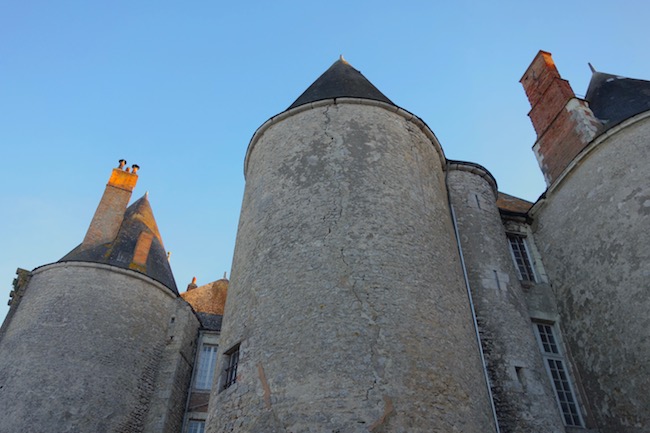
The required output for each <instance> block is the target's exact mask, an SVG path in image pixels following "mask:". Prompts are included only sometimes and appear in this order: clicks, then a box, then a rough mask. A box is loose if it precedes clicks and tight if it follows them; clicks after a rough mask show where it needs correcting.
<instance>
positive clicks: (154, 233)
mask: <svg viewBox="0 0 650 433" xmlns="http://www.w3.org/2000/svg"><path fill="white" fill-rule="evenodd" d="M139 240H140V244H139V243H138V241H139ZM66 261H81V262H94V263H104V264H107V265H113V266H117V267H120V268H124V269H131V270H135V271H137V272H140V273H143V274H145V275H147V276H149V277H151V278H153V279H154V280H156V281H159V282H160V283H162V284H164V285H165V286H167V287H168V288H170V289H171V290H172V291H173V292H174V293H176V294H178V289H177V288H176V282H175V281H174V276H173V274H172V270H171V267H170V266H169V260H168V259H167V252H166V251H165V247H164V246H163V242H162V238H161V237H160V232H159V231H158V225H157V224H156V220H155V218H154V216H153V211H152V210H151V204H150V203H149V199H148V197H147V195H146V194H145V195H144V196H143V197H141V198H140V199H139V200H136V201H135V202H134V203H133V204H132V205H131V206H129V207H128V208H127V209H126V212H125V213H124V220H123V221H122V224H121V226H120V230H119V232H118V234H117V236H116V238H115V239H114V240H113V241H112V242H108V243H105V244H101V245H97V246H94V247H91V248H83V245H79V246H78V247H77V248H75V249H73V250H72V251H70V252H69V253H68V254H66V255H65V256H64V257H63V258H62V259H61V260H59V262H66Z"/></svg>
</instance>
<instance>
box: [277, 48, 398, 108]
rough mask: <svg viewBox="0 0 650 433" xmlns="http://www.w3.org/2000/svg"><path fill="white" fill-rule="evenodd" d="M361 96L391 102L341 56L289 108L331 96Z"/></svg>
mask: <svg viewBox="0 0 650 433" xmlns="http://www.w3.org/2000/svg"><path fill="white" fill-rule="evenodd" d="M342 97H349V98H363V99H373V100H376V101H382V102H386V103H388V104H391V105H395V104H393V102H392V101H391V100H390V99H388V98H387V97H386V96H385V95H384V94H383V93H381V92H380V91H379V90H378V89H377V88H376V87H375V86H373V84H372V83H371V82H370V81H368V80H367V79H366V77H364V76H363V75H362V74H361V72H359V71H357V70H356V69H354V68H353V67H352V66H351V65H350V64H349V63H348V62H347V61H346V60H345V59H343V57H341V58H340V59H339V60H337V61H336V62H334V64H333V65H332V66H330V68H329V69H328V70H327V71H325V73H323V75H321V76H320V77H318V79H317V80H316V81H314V82H313V84H312V85H311V86H309V87H308V88H307V90H305V92H304V93H303V94H302V95H300V97H299V98H298V99H296V101H295V102H294V103H293V104H291V106H290V107H289V109H291V108H295V107H298V106H300V105H304V104H309V103H310V102H315V101H321V100H323V99H332V98H342Z"/></svg>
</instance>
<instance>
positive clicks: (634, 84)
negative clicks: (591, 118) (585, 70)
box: [585, 72, 650, 129]
mask: <svg viewBox="0 0 650 433" xmlns="http://www.w3.org/2000/svg"><path fill="white" fill-rule="evenodd" d="M585 99H586V100H587V101H588V102H589V107H590V108H591V111H593V113H594V115H595V116H596V117H597V118H598V119H600V120H602V121H603V124H604V129H609V128H611V127H612V126H614V125H617V124H618V123H620V122H622V121H624V120H625V119H629V118H630V117H632V116H634V115H636V114H639V113H642V112H644V111H647V110H650V81H646V80H637V79H634V78H627V77H621V76H618V75H611V74H605V73H602V72H594V73H593V75H592V76H591V81H590V82H589V89H588V90H587V95H586V96H585Z"/></svg>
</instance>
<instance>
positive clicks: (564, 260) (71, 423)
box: [0, 51, 650, 433]
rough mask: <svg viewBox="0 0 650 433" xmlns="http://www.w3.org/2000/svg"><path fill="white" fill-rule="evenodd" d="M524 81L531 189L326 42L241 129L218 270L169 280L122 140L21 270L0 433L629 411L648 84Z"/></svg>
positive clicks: (643, 411) (277, 428)
mask: <svg viewBox="0 0 650 433" xmlns="http://www.w3.org/2000/svg"><path fill="white" fill-rule="evenodd" d="M521 83H522V85H523V87H524V90H525V92H526V95H527V96H528V99H529V101H530V104H531V106H532V110H531V111H530V113H529V116H530V118H531V120H532V123H533V125H534V127H535V130H536V132H537V137H538V138H537V141H536V143H535V145H534V146H533V150H534V152H535V154H536V156H537V158H538V160H539V164H540V167H541V170H542V172H543V174H544V176H545V179H546V182H547V186H548V187H547V190H546V192H545V193H544V194H543V195H542V196H541V197H540V199H539V200H538V201H537V202H536V203H534V204H533V203H530V202H527V201H524V200H521V199H518V198H516V197H512V196H509V195H507V194H504V193H501V192H499V191H498V189H497V183H496V181H495V179H494V178H493V176H492V175H491V174H490V173H489V172H488V170H487V169H485V168H484V167H482V166H480V165H478V164H475V163H471V162H463V161H452V160H449V159H447V158H446V157H445V155H444V152H443V150H442V147H441V146H440V144H439V142H438V140H437V139H436V136H435V135H434V134H433V132H432V131H431V130H430V129H429V128H428V126H427V125H426V124H425V123H424V122H423V121H422V120H421V119H420V118H418V117H417V116H416V115H414V114H412V113H410V112H408V111H406V110H404V109H402V108H400V107H397V106H396V105H395V104H393V103H392V102H391V100H390V99H388V98H387V97H386V96H385V95H384V94H383V93H381V92H380V91H379V90H378V89H377V88H375V87H374V86H373V85H372V84H371V83H370V82H369V81H368V80H367V79H366V78H365V77H364V76H363V75H361V73H360V72H358V71H357V70H356V69H354V68H353V67H352V66H350V65H349V64H348V63H347V62H346V61H345V60H343V59H340V60H339V61H337V62H335V63H334V64H333V65H332V66H331V67H330V68H329V69H328V70H327V71H326V72H325V73H324V74H323V75H322V76H321V77H319V78H318V79H317V80H316V81H315V82H314V83H313V84H312V85H311V86H310V87H309V88H308V89H307V90H306V91H305V92H304V93H303V94H302V95H301V96H300V97H299V98H298V99H297V100H296V101H295V102H294V103H293V104H292V105H291V106H290V107H289V108H288V109H287V110H286V111H284V112H282V113H280V114H278V115H277V116H275V117H273V118H271V119H270V120H268V121H267V122H266V123H264V124H263V125H262V126H261V127H260V128H259V129H258V130H257V132H256V133H255V135H254V136H253V138H252V140H251V142H250V145H249V147H248V152H247V154H246V158H245V162H244V165H245V177H246V189H245V194H244V199H243V205H242V210H241V217H240V223H239V228H238V235H237V242H236V248H235V254H234V260H233V267H232V274H231V278H230V282H229V281H228V280H227V279H225V276H224V279H221V280H218V281H215V282H213V283H210V284H206V285H203V286H200V287H198V286H197V284H196V281H193V282H192V284H190V285H189V286H188V288H187V291H186V292H184V293H181V294H179V292H178V289H177V287H176V283H175V281H174V277H173V274H172V271H171V268H170V265H169V262H168V258H167V253H166V250H165V249H164V246H163V242H162V237H161V234H160V233H159V231H158V228H157V226H156V222H155V219H154V217H153V213H152V210H151V207H150V204H149V201H148V199H147V196H146V195H145V196H144V197H142V198H140V199H139V200H137V201H135V202H134V203H133V204H131V205H130V206H129V201H130V199H131V194H132V191H133V189H134V188H135V185H136V181H137V178H138V173H137V171H138V167H137V166H133V167H132V168H126V165H125V161H121V162H120V166H119V167H118V168H116V169H113V172H112V174H111V176H110V179H109V181H108V185H107V186H106V190H105V192H104V195H103V196H102V198H101V201H100V203H99V206H98V208H97V211H96V213H95V216H94V217H93V219H92V221H91V223H90V227H89V229H88V231H87V234H86V236H85V238H84V239H83V241H82V242H81V244H80V245H79V246H77V247H76V248H74V249H73V250H72V251H71V252H70V253H68V254H67V255H66V256H65V257H63V258H62V259H61V260H59V261H58V262H55V263H52V264H48V265H44V266H41V267H38V268H36V269H34V270H32V271H26V270H21V269H19V270H18V276H17V278H16V280H15V281H14V290H13V291H12V293H11V299H10V305H11V307H10V310H9V313H8V315H7V318H6V319H5V321H4V324H3V325H2V328H0V408H1V409H2V415H1V416H0V432H1V433H15V432H19V431H25V432H39V433H40V432H43V433H45V432H47V433H67V432H70V433H72V432H169V433H172V432H173V433H180V432H182V433H199V432H209V433H217V432H219V433H223V432H248V433H273V432H278V433H279V432H282V433H299V432H323V433H325V432H327V433H334V432H337V433H348V432H350V433H361V432H374V433H380V432H383V433H398V432H399V433H413V432H422V433H430V432H444V433H450V432H468V433H486V432H494V433H497V432H504V433H505V432H525V433H528V432H539V433H549V432H566V433H577V432H600V433H611V432H634V433H640V432H650V393H648V391H647V384H648V381H650V363H649V362H648V359H649V358H650V319H649V318H648V313H647V312H648V311H649V310H650V294H649V291H648V290H649V284H648V280H649V279H650V265H649V262H650V187H649V186H648V185H649V180H650V179H649V173H650V169H649V168H648V167H649V164H650V82H649V81H644V80H636V79H630V78H625V77H621V76H616V75H609V74H605V73H601V72H596V71H594V72H593V76H592V79H591V83H590V85H589V89H588V90H587V93H586V96H585V98H584V99H581V98H578V97H576V95H575V94H574V92H573V90H572V89H571V87H570V85H569V83H568V82H567V81H566V80H563V79H562V77H561V76H560V74H559V73H558V71H557V69H556V67H555V65H554V63H553V60H552V58H551V55H550V54H549V53H546V52H543V51H540V52H539V53H538V54H537V56H536V57H535V58H534V60H533V62H532V64H531V65H530V66H529V68H528V69H527V70H526V72H525V74H524V76H523V78H522V79H521Z"/></svg>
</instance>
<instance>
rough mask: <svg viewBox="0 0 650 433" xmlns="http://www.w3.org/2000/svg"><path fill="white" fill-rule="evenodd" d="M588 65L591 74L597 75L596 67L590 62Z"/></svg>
mask: <svg viewBox="0 0 650 433" xmlns="http://www.w3.org/2000/svg"><path fill="white" fill-rule="evenodd" d="M587 64H588V65H589V69H591V73H592V74H595V73H596V68H594V66H593V65H592V64H591V63H589V62H587Z"/></svg>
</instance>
